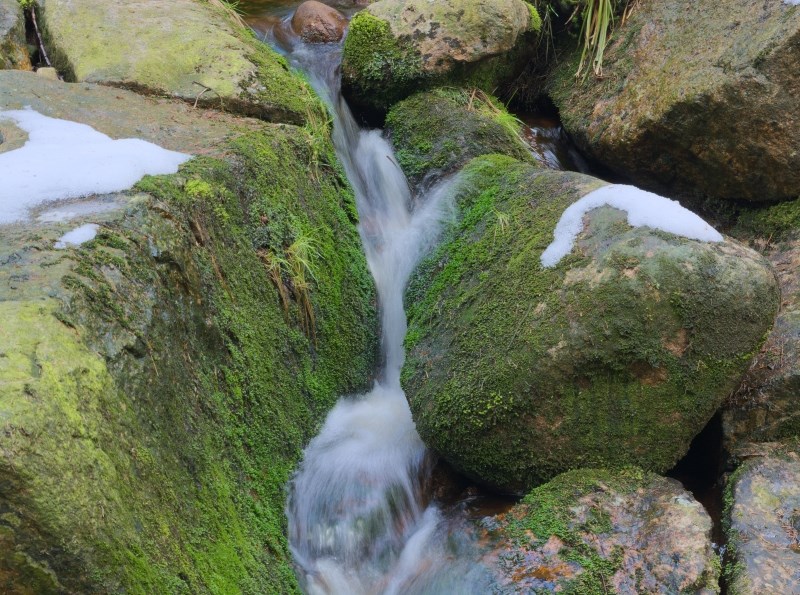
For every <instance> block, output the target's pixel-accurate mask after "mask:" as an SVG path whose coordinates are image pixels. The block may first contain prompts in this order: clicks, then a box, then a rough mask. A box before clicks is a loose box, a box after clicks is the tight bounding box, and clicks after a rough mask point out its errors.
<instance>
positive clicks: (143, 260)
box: [0, 125, 377, 594]
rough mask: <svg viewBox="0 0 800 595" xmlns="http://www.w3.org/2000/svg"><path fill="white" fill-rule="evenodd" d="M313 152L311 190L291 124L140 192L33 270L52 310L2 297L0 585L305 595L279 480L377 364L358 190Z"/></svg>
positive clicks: (299, 133) (305, 145)
mask: <svg viewBox="0 0 800 595" xmlns="http://www.w3.org/2000/svg"><path fill="white" fill-rule="evenodd" d="M315 142H316V143H317V144H318V147H317V155H318V157H317V158H316V159H317V160H318V162H317V169H316V174H315V175H311V174H310V172H311V171H312V160H313V159H314V155H315V150H314V148H313V147H312V144H313V143H311V142H310V141H309V139H308V132H306V131H304V130H303V129H300V128H296V127H293V126H286V125H283V126H265V127H264V128H263V129H262V130H261V131H259V132H252V133H247V134H244V135H242V136H239V137H238V138H236V139H235V140H233V141H231V144H230V148H229V151H228V157H227V158H226V159H225V160H224V161H223V160H218V159H212V158H208V157H199V158H196V159H193V160H192V161H190V162H188V163H187V164H185V165H184V166H183V167H182V168H181V170H180V172H179V173H178V174H176V175H172V176H158V177H148V178H145V179H144V180H143V181H142V182H141V183H140V184H139V185H138V191H139V192H141V193H146V194H143V195H142V196H141V197H140V198H139V199H138V200H137V201H135V202H134V204H132V206H131V207H130V208H129V209H128V210H127V211H126V212H125V214H124V215H123V216H120V217H119V218H118V219H116V220H113V221H111V222H108V223H106V224H104V225H103V227H102V229H101V232H100V233H99V234H98V236H97V238H96V239H95V240H93V241H91V242H88V243H86V244H84V245H82V246H81V247H80V248H77V249H74V250H70V251H68V252H65V253H62V254H59V259H58V260H56V261H55V262H54V263H53V264H49V265H48V266H47V267H44V266H43V267H42V273H41V274H42V275H50V276H54V277H53V278H52V279H49V278H47V277H46V278H47V279H48V280H47V282H46V284H45V285H46V286H47V287H50V288H54V289H49V291H50V292H51V294H52V295H56V296H57V299H53V298H48V299H46V300H41V301H30V302H14V301H0V310H2V315H3V316H4V319H5V317H7V318H8V321H9V324H5V325H3V326H2V328H0V343H2V344H3V346H4V347H3V349H4V350H5V352H4V353H3V354H0V410H1V411H2V412H3V416H4V420H5V423H6V424H7V425H6V426H5V427H6V431H7V438H6V440H5V442H4V452H5V453H6V457H4V458H3V461H2V462H0V474H1V475H2V480H3V482H4V483H5V485H7V486H10V487H9V489H7V490H3V493H2V505H3V508H4V510H6V511H8V512H6V513H4V515H3V520H2V522H0V549H2V550H3V551H4V552H5V553H3V554H2V555H0V581H6V580H7V579H8V580H11V579H13V577H14V576H18V577H22V578H20V579H19V580H18V582H19V583H20V584H23V585H31V588H32V589H34V591H35V592H36V593H57V592H104V593H107V592H114V593H116V592H126V593H132V594H133V593H142V594H144V593H176V594H179V593H186V594H188V593H192V594H195V593H259V594H260V593H287V592H297V591H298V587H297V583H296V578H295V576H294V573H293V569H292V563H291V558H290V554H289V551H288V547H287V543H286V537H285V531H286V520H285V516H284V513H283V508H284V503H285V485H286V482H287V481H288V479H289V477H290V475H291V473H292V471H293V469H294V468H295V467H296V465H297V462H298V460H299V457H300V454H301V449H302V448H303V446H304V445H305V444H306V443H307V441H308V440H309V439H310V438H311V437H312V436H313V435H314V434H315V433H316V431H317V429H318V426H319V424H320V423H321V421H322V419H323V418H324V416H325V414H326V413H327V411H328V410H329V409H330V407H331V406H332V405H333V403H334V402H335V399H336V398H337V396H338V395H339V394H342V393H348V392H352V391H355V390H358V389H360V388H362V387H364V386H365V385H366V384H367V381H368V378H369V375H370V374H371V372H372V370H373V369H374V365H375V363H376V362H375V359H376V355H377V319H376V312H375V304H374V300H375V298H374V288H373V285H372V281H371V278H370V275H369V272H368V270H367V267H366V262H365V259H364V256H363V253H362V251H361V247H360V241H359V237H358V234H357V231H356V227H355V223H356V218H355V205H354V199H353V196H352V191H351V190H350V188H349V186H348V185H347V183H346V182H345V181H344V179H343V178H342V177H341V175H340V174H339V172H338V169H339V166H338V165H337V164H336V163H334V162H328V161H327V160H326V159H327V158H326V157H325V156H327V155H330V154H332V148H331V147H330V141H329V140H324V139H316V140H315ZM37 253H43V254H45V255H46V254H52V253H50V252H48V250H47V249H46V248H45V249H44V250H38V251H37ZM265 253H268V254H273V255H275V256H276V258H280V259H281V263H282V264H281V266H280V267H279V269H278V271H277V273H276V272H275V271H274V270H270V268H269V266H268V264H267V263H265V259H264V258H263V254H265ZM70 264H72V266H69V265H70ZM65 267H67V269H68V271H67V273H66V275H65V276H63V281H62V282H61V283H59V278H60V277H61V275H62V274H63V271H64V268H65ZM12 321H13V322H12ZM6 354H12V355H11V357H10V358H9V357H7V356H6ZM31 362H37V364H36V366H33V365H32V364H31ZM9 432H10V434H9ZM45 543H46V544H48V547H42V546H43V544H45ZM53 544H57V546H55V547H54V546H53ZM9 577H11V579H10V578H9ZM3 584H6V583H5V582H3ZM12 584H13V583H12ZM24 592H25V591H24V590H23V591H21V593H24Z"/></svg>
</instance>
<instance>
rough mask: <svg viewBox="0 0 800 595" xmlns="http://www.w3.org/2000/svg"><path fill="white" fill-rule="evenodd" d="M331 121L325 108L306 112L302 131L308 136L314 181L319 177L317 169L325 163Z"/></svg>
mask: <svg viewBox="0 0 800 595" xmlns="http://www.w3.org/2000/svg"><path fill="white" fill-rule="evenodd" d="M332 125H333V119H332V118H331V117H330V115H328V111H327V110H326V109H325V108H321V109H309V110H307V111H306V123H305V125H304V126H303V130H304V131H305V132H306V134H307V135H308V141H309V142H308V146H309V148H310V149H311V156H310V158H309V162H310V165H311V175H312V177H313V178H314V179H315V180H316V179H317V176H318V175H319V168H320V166H321V165H323V164H324V163H327V159H326V157H327V156H326V153H327V152H328V148H329V145H328V139H329V138H330V134H331V126H332Z"/></svg>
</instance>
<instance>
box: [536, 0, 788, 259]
mask: <svg viewBox="0 0 800 595" xmlns="http://www.w3.org/2000/svg"><path fill="white" fill-rule="evenodd" d="M798 1H800V0H798ZM605 205H607V206H609V207H613V208H615V209H619V210H621V211H626V212H627V213H628V224H629V225H631V226H632V227H651V228H653V229H660V230H662V231H666V232H669V233H673V234H675V235H679V236H683V237H685V238H690V239H693V240H701V241H704V242H721V241H723V238H722V235H721V234H720V233H719V232H718V231H717V230H715V229H714V228H713V227H711V226H710V225H709V224H708V223H706V222H705V221H703V220H702V219H701V218H700V217H698V216H697V215H695V214H694V213H692V212H691V211H690V210H688V209H685V208H683V207H682V206H681V205H680V203H679V202H678V201H675V200H670V199H669V198H665V197H663V196H659V195H658V194H653V193H652V192H647V191H645V190H641V189H639V188H636V187H635V186H627V185H624V184H611V185H609V186H603V187H602V188H598V189H597V190H595V191H594V192H590V193H589V194H587V195H586V196H584V197H583V198H581V199H580V200H579V201H577V202H575V203H573V204H572V205H570V206H569V207H568V208H567V209H566V210H565V211H564V213H562V215H561V219H560V220H559V221H558V225H556V228H555V231H554V232H553V237H554V239H553V242H552V243H551V244H550V245H549V246H548V247H547V249H546V250H545V251H544V252H542V256H541V262H542V266H543V267H545V268H550V267H554V266H555V265H556V264H558V262H559V261H560V260H561V259H562V258H564V257H565V256H566V255H567V254H569V253H570V252H571V251H572V246H573V244H574V243H575V238H577V237H578V234H579V233H580V232H581V229H583V216H584V215H585V214H586V213H588V212H589V211H591V210H592V209H596V208H598V207H602V206H605Z"/></svg>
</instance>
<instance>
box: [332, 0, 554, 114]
mask: <svg viewBox="0 0 800 595" xmlns="http://www.w3.org/2000/svg"><path fill="white" fill-rule="evenodd" d="M540 29H541V19H540V18H539V15H538V13H537V12H536V9H535V8H533V6H532V5H530V4H527V3H526V2H523V1H522V0H500V1H497V0H466V1H465V0H443V1H440V2H435V3H431V2H428V1H427V0H408V1H405V0H379V1H378V2H375V3H374V4H370V5H369V6H368V7H367V8H366V9H365V10H363V11H362V12H360V13H359V14H357V15H356V16H355V17H354V18H353V19H352V21H351V22H350V29H349V32H348V34H347V38H346V39H345V44H344V54H343V57H342V84H343V88H344V91H345V93H346V94H347V95H348V97H349V98H350V99H351V100H352V101H353V102H354V103H356V104H359V105H362V106H367V107H370V108H374V109H378V110H383V111H385V110H386V109H388V108H389V107H390V106H391V105H392V104H393V103H395V102H396V101H398V100H400V99H402V98H403V97H406V96H408V95H410V94H411V93H413V92H415V91H418V90H420V89H421V88H424V87H430V86H435V85H442V84H454V85H456V86H462V87H480V88H482V89H484V90H486V91H488V92H490V93H491V92H493V91H494V90H495V89H496V88H497V87H498V86H499V85H502V84H504V83H507V82H509V81H510V80H511V79H512V78H513V77H514V76H515V75H516V74H518V73H519V70H520V69H521V68H522V66H523V65H524V61H525V60H526V58H527V57H529V55H530V51H529V50H530V42H531V40H532V39H534V38H535V37H536V35H538V32H539V30H540Z"/></svg>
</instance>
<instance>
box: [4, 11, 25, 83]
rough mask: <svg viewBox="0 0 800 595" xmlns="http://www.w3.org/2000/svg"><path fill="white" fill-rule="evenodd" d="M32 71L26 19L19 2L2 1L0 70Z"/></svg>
mask: <svg viewBox="0 0 800 595" xmlns="http://www.w3.org/2000/svg"><path fill="white" fill-rule="evenodd" d="M3 69H17V70H31V59H30V56H29V55H28V46H27V45H26V43H25V17H24V15H23V14H22V7H21V6H20V4H19V2H18V1H17V0H0V70H3Z"/></svg>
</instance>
